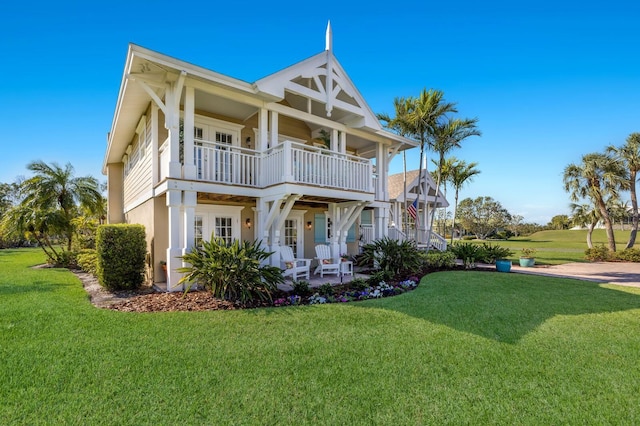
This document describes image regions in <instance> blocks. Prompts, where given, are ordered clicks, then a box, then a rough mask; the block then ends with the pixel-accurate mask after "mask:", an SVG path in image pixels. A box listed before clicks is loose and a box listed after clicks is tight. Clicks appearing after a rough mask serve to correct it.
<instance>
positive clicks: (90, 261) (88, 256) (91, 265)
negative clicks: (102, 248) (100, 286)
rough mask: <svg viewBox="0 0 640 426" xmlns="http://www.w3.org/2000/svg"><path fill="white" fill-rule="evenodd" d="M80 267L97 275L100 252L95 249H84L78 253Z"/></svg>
mask: <svg viewBox="0 0 640 426" xmlns="http://www.w3.org/2000/svg"><path fill="white" fill-rule="evenodd" d="M76 263H77V264H78V267H79V268H80V269H82V270H83V271H85V272H88V273H89V274H91V275H93V276H94V277H95V276H96V271H97V266H98V254H97V253H96V251H95V249H83V250H80V251H79V252H78V254H77V255H76Z"/></svg>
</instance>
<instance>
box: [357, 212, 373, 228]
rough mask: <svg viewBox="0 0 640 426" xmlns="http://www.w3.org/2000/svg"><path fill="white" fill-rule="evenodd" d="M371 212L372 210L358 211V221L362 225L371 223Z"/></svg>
mask: <svg viewBox="0 0 640 426" xmlns="http://www.w3.org/2000/svg"><path fill="white" fill-rule="evenodd" d="M372 212H373V210H363V211H362V213H360V223H361V224H362V225H371V224H372V223H373V221H372V220H371V213H372Z"/></svg>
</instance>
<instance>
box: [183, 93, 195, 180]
mask: <svg viewBox="0 0 640 426" xmlns="http://www.w3.org/2000/svg"><path fill="white" fill-rule="evenodd" d="M185 90H186V93H185V98H184V129H183V133H184V148H183V156H184V158H183V159H184V162H183V164H184V165H183V166H182V173H183V176H184V178H185V179H195V178H196V164H195V161H194V159H193V145H194V141H193V138H194V136H193V128H194V125H195V117H194V114H195V107H194V105H195V89H194V88H193V87H191V86H187V87H186V89H185Z"/></svg>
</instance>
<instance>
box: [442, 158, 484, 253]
mask: <svg viewBox="0 0 640 426" xmlns="http://www.w3.org/2000/svg"><path fill="white" fill-rule="evenodd" d="M454 159H455V158H454ZM477 165H478V163H475V162H474V163H468V164H467V163H466V162H465V161H464V160H457V161H456V162H455V165H454V166H453V167H452V168H451V176H450V177H449V180H450V182H451V185H452V186H453V187H454V189H455V191H456V192H455V202H454V207H453V222H452V223H453V225H452V230H451V244H453V234H454V232H455V226H456V213H457V211H458V195H459V192H460V189H462V187H463V186H464V184H465V183H467V182H471V181H472V180H473V177H474V176H476V175H479V174H480V170H478V169H476V166H477Z"/></svg>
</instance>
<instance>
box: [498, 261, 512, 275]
mask: <svg viewBox="0 0 640 426" xmlns="http://www.w3.org/2000/svg"><path fill="white" fill-rule="evenodd" d="M496 271H498V272H511V261H510V260H509V259H496Z"/></svg>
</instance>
